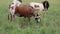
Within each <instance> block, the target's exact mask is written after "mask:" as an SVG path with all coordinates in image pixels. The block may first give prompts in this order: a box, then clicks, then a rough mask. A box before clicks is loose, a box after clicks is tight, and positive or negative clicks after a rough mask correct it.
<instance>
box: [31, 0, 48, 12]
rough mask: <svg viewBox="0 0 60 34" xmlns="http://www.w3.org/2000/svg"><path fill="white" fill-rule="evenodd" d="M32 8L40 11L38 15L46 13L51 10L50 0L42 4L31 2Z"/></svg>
mask: <svg viewBox="0 0 60 34" xmlns="http://www.w3.org/2000/svg"><path fill="white" fill-rule="evenodd" d="M30 6H32V7H33V8H34V9H35V10H40V11H39V12H38V13H41V12H43V13H45V12H47V10H48V8H49V2H48V0H45V1H43V2H42V3H37V2H31V3H30Z"/></svg>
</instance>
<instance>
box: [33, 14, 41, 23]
mask: <svg viewBox="0 0 60 34" xmlns="http://www.w3.org/2000/svg"><path fill="white" fill-rule="evenodd" d="M34 18H35V20H36V22H37V23H38V22H40V15H39V14H35V15H34Z"/></svg>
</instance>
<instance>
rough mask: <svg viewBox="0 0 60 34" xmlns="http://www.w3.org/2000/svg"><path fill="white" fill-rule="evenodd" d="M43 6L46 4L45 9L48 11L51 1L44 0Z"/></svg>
mask: <svg viewBox="0 0 60 34" xmlns="http://www.w3.org/2000/svg"><path fill="white" fill-rule="evenodd" d="M43 6H44V10H45V11H47V10H48V8H49V2H48V0H45V1H44V2H43Z"/></svg>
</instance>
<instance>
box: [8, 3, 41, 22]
mask: <svg viewBox="0 0 60 34" xmlns="http://www.w3.org/2000/svg"><path fill="white" fill-rule="evenodd" d="M12 8H13V7H12ZM10 15H11V16H10V19H11V21H12V19H13V18H14V16H15V15H17V16H19V17H24V18H25V17H27V18H28V19H29V21H30V17H32V16H33V17H34V18H35V20H36V21H37V22H38V21H39V20H40V19H39V18H40V17H39V15H38V14H35V10H34V9H33V8H32V7H31V6H28V5H22V4H20V5H19V6H16V8H15V13H14V14H13V15H12V14H10ZM8 18H9V16H8Z"/></svg>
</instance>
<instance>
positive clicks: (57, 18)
mask: <svg viewBox="0 0 60 34" xmlns="http://www.w3.org/2000/svg"><path fill="white" fill-rule="evenodd" d="M11 1H12V0H0V34H60V4H59V3H60V0H49V3H50V7H49V10H48V13H47V14H45V15H44V16H43V15H41V22H40V23H38V24H37V23H36V22H35V21H34V18H33V17H32V18H31V21H30V23H29V22H28V20H27V19H26V21H25V22H24V21H23V20H24V19H23V17H17V16H16V18H15V21H13V22H9V21H8V19H7V16H8V11H9V10H8V5H9V4H10V3H11ZM32 1H33V2H42V1H43V0H23V4H27V5H28V4H29V3H30V2H32ZM23 22H24V23H25V25H24V27H23V28H21V24H22V23H23Z"/></svg>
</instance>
